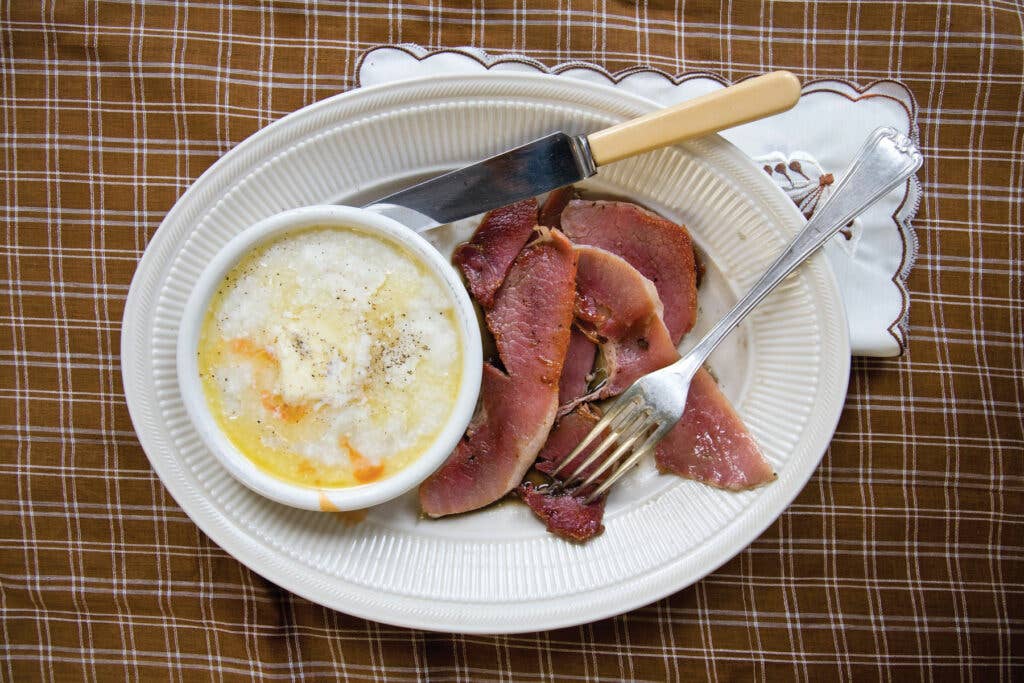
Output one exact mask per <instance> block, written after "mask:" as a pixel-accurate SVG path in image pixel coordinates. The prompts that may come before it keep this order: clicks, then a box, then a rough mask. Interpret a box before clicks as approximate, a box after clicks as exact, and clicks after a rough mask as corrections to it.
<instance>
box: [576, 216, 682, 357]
mask: <svg viewBox="0 0 1024 683" xmlns="http://www.w3.org/2000/svg"><path fill="white" fill-rule="evenodd" d="M560 225H561V227H562V231H563V232H565V234H566V236H567V237H568V238H569V239H570V240H572V241H573V242H574V243H576V244H589V245H591V246H595V247H601V248H602V249H606V250H608V251H610V252H612V253H614V254H617V255H618V256H621V257H622V258H624V259H625V260H626V261H628V262H629V263H630V264H631V265H632V266H633V267H634V268H636V269H637V270H639V271H640V273H641V274H643V275H644V276H645V277H646V278H648V279H649V280H651V281H652V282H653V283H654V286H655V287H656V288H657V290H658V293H659V294H660V295H661V300H662V301H663V302H664V304H665V314H664V319H665V326H666V327H667V328H668V330H669V333H670V336H671V339H672V343H673V344H678V343H679V340H680V339H682V337H683V335H684V334H686V333H687V332H688V331H689V330H690V328H692V327H693V323H694V322H695V321H696V319H697V279H696V272H697V270H696V262H695V257H694V253H693V242H692V241H691V239H690V233H689V232H687V230H686V228H685V227H684V226H682V225H677V224H675V223H673V222H672V221H670V220H668V219H665V218H662V217H661V216H659V215H657V214H656V213H653V212H651V211H648V210H647V209H644V208H642V207H639V206H637V205H636V204H630V203H628V202H613V201H585V200H580V199H574V200H571V201H570V202H569V203H568V204H567V205H566V207H565V209H564V210H563V211H562V213H561V217H560Z"/></svg>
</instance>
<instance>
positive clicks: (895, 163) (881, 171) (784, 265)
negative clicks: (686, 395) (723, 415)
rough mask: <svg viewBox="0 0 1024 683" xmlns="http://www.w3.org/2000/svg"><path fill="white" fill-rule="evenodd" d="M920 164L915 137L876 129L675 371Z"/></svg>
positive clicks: (702, 354)
mask: <svg viewBox="0 0 1024 683" xmlns="http://www.w3.org/2000/svg"><path fill="white" fill-rule="evenodd" d="M920 166H921V152H920V151H919V150H918V149H917V146H916V145H915V144H914V143H913V141H911V140H910V138H908V137H907V136H906V135H903V134H902V133H900V132H898V131H896V130H895V129H894V128H889V127H884V128H878V129H876V130H875V131H874V133H872V134H871V137H870V138H868V140H867V142H866V143H865V144H864V146H863V147H862V148H861V150H860V151H859V152H858V153H857V156H856V157H855V158H854V160H853V163H852V164H851V165H850V167H849V168H848V169H847V170H846V172H845V173H844V174H843V176H842V178H841V179H840V180H839V182H838V183H837V184H836V185H835V190H834V191H833V193H832V196H831V197H829V199H828V201H826V202H825V203H824V204H823V205H821V206H820V207H819V208H818V210H817V211H816V212H815V213H814V216H813V217H812V218H811V220H809V221H807V224H806V225H805V226H804V228H803V229H802V230H801V231H800V232H799V233H798V234H797V236H796V237H794V238H793V241H792V242H790V243H789V245H788V246H786V248H785V249H784V250H783V251H782V253H781V254H780V255H779V257H778V258H776V259H775V261H774V262H773V263H772V265H770V266H769V267H768V269H767V270H766V271H765V272H764V275H762V276H761V278H760V279H759V280H758V281H757V282H756V283H755V284H754V286H753V287H751V288H750V291H748V292H747V293H746V294H745V295H744V296H743V297H742V298H741V299H740V300H739V301H738V302H736V305H735V306H734V307H733V308H732V310H731V311H729V312H728V313H727V314H726V315H725V316H724V317H723V318H722V319H721V320H720V321H719V322H718V323H717V324H715V326H714V327H713V328H711V330H710V331H709V332H708V333H707V334H706V335H705V336H704V338H703V339H701V340H700V342H698V344H697V345H696V346H695V347H694V348H693V349H692V350H691V351H690V352H689V353H687V354H686V355H685V356H684V357H683V358H682V359H680V360H678V361H676V363H675V364H674V365H673V366H672V368H673V369H674V370H677V371H680V372H683V373H693V372H696V371H697V370H698V369H699V368H700V366H702V365H703V364H704V362H705V361H706V360H707V359H708V356H709V355H711V352H712V351H714V350H715V348H716V347H717V346H718V344H719V343H720V342H721V341H722V339H724V338H725V336H726V335H727V334H729V333H730V332H732V330H733V329H735V328H736V326H737V325H739V324H740V322H742V320H743V319H744V318H745V317H747V314H748V313H750V311H752V310H753V309H754V307H755V306H757V304H758V303H760V302H761V300H762V299H764V298H765V297H766V296H767V295H768V294H769V293H770V292H771V291H772V290H773V289H775V288H776V287H777V286H778V285H779V283H781V282H782V281H783V280H784V279H785V278H786V276H787V275H789V274H790V273H791V272H793V270H794V269H795V268H796V267H797V266H799V265H800V264H801V263H803V262H804V261H806V260H807V258H808V257H809V256H810V255H811V254H813V253H814V252H815V251H817V250H818V249H819V248H820V247H821V246H822V245H823V244H825V242H827V241H828V240H829V238H831V237H832V236H833V235H835V234H836V233H837V232H838V231H839V229H840V228H842V227H843V226H845V225H846V224H848V223H849V222H850V221H851V220H853V219H854V218H855V217H856V216H858V215H860V214H861V213H863V212H864V211H865V210H866V209H867V208H868V207H870V206H871V205H872V204H874V203H875V202H877V201H878V200H879V199H881V198H882V197H884V196H885V195H887V194H888V193H889V192H890V191H891V190H892V189H894V188H895V187H896V186H897V185H899V184H901V183H903V182H904V181H906V179H907V178H909V177H910V176H911V175H912V174H913V173H914V172H915V171H917V169H918V168H920Z"/></svg>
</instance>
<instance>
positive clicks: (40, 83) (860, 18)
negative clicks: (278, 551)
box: [0, 0, 1024, 681]
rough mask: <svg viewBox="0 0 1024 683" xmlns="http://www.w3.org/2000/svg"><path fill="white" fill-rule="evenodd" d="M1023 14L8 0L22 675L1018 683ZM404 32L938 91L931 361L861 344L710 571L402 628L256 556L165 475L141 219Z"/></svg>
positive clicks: (10, 347) (873, 5)
mask: <svg viewBox="0 0 1024 683" xmlns="http://www.w3.org/2000/svg"><path fill="white" fill-rule="evenodd" d="M1022 23H1024V17H1022V11H1021V6H1020V5H1019V4H1017V3H1015V2H1006V1H1003V0H992V1H985V2H981V1H976V2H958V3H949V2H914V3H906V4H903V3H890V2H863V3H845V2H827V3H824V2H823V3H815V2H797V1H793V2H769V1H767V0H764V1H762V2H735V3H734V2H727V3H720V2H685V3H684V2H680V3H678V4H673V3H670V2H661V1H658V0H649V1H647V2H621V1H616V0H602V1H588V0H582V1H577V2H568V1H565V0H540V1H539V2H536V3H524V2H520V1H518V0H487V1H484V0H474V2H455V1H453V0H430V1H427V0H423V1H422V2H398V1H393V2H392V1H388V2H385V1H383V0H382V1H378V2H348V3H338V4H332V5H318V6H316V7H312V6H307V5H305V4H303V3H297V2H263V3H259V4H255V3H254V4H248V3H237V4H236V3H230V2H228V3H213V2H196V3H193V4H188V5H186V4H174V3H168V2H152V3H146V4H129V3H124V2H90V3H86V4H83V3H79V2H73V1H69V2H53V1H48V2H43V3H32V2H15V3H10V2H9V3H5V4H4V5H3V6H2V7H0V98H2V116H3V118H2V126H0V135H2V157H0V175H2V178H3V186H4V187H3V192H4V198H3V202H2V204H3V206H2V212H3V225H2V228H0V229H2V230H3V237H2V240H0V290H2V292H0V315H2V316H3V324H2V325H0V628H2V632H0V679H3V680H7V681H30V680H61V681H63V680H68V681H78V680H87V681H111V680H121V679H126V680H133V681H139V680H142V681H153V680H163V679H165V678H166V679H170V680H176V681H182V680H190V679H193V680H199V679H202V680H206V679H207V678H209V677H213V678H214V679H217V680H232V681H234V680H239V681H251V680H292V679H295V678H298V677H308V678H310V679H317V678H322V679H325V680H336V679H340V680H352V681H413V680H428V679H429V680H432V681H468V680H515V681H561V680H565V681H569V680H623V679H626V680H666V679H677V678H685V679H702V678H708V679H713V680H749V679H758V680H815V679H816V680H852V679H856V680H875V679H884V680H893V679H904V680H919V679H920V680H979V681H996V680H1001V681H1006V680H1011V678H1012V677H1013V675H1014V673H1015V672H1016V673H1018V674H1019V673H1020V672H1021V670H1022V667H1024V635H1022V632H1024V618H1022V611H1024V610H1022V608H1024V522H1022V514H1024V428H1022V417H1021V398H1022V391H1024V388H1022V387H1024V352H1022V324H1024V307H1022V270H1024V266H1022V263H1024V229H1022V227H1021V226H1022V223H1024V220H1022V219H1024V216H1022V207H1024V125H1022V124H1024V121H1022V118H1024V115H1022V113H1021V109H1022V107H1024V88H1022V81H1024V31H1022ZM400 42H413V43H418V44H421V45H424V46H426V47H428V48H431V49H441V48H443V47H445V46H454V45H474V46H479V47H482V48H484V49H486V50H488V51H489V52H491V53H499V52H502V51H516V52H521V53H524V54H526V55H528V56H530V57H532V58H535V59H537V60H540V61H541V62H544V63H546V64H557V63H561V62H565V61H568V60H572V59H581V60H585V61H588V62H593V63H596V64H599V65H601V66H603V67H604V68H606V69H607V70H609V71H611V72H613V73H616V72H623V71H624V70H628V69H631V68H635V67H638V66H639V67H645V68H654V69H659V70H662V71H664V72H665V73H667V74H669V75H672V76H676V75H682V74H685V73H688V72H694V71H705V72H711V73H714V74H717V75H719V76H721V77H723V78H725V79H727V80H730V81H732V80H736V79H739V78H742V77H745V76H748V75H751V74H756V73H760V72H763V71H766V70H769V69H774V68H786V69H790V70H792V71H793V72H795V73H796V74H797V75H798V76H800V77H801V78H802V79H805V80H810V79H818V78H841V79H847V80H850V81H852V82H854V83H857V84H860V85H863V86H866V85H868V84H870V83H871V82H873V81H876V80H878V79H896V80H899V81H901V82H902V83H904V84H906V85H907V86H908V87H909V88H910V90H911V91H912V92H913V94H914V96H915V98H916V100H917V105H918V112H919V120H918V123H919V125H920V142H921V147H922V151H923V153H924V155H925V163H924V166H923V168H922V170H921V172H920V178H921V181H922V184H923V190H924V193H923V194H924V199H923V203H922V206H921V209H920V212H919V213H918V217H917V219H916V221H915V225H916V228H917V231H918V235H919V237H920V256H919V258H918V262H917V267H916V269H915V271H914V273H913V274H912V276H911V278H910V281H909V287H910V290H911V312H910V336H909V350H908V353H907V354H906V355H905V356H904V357H902V358H898V359H887V360H861V359H859V360H856V361H855V363H854V366H853V370H852V375H851V378H850V389H849V397H848V399H847V403H846V408H845V411H844V414H843V417H842V420H841V422H840V424H839V427H838V431H837V433H836V435H835V439H834V441H833V443H832V446H831V448H830V449H829V451H828V453H826V455H825V457H824V460H823V462H822V464H821V467H820V468H819V470H818V472H817V473H816V475H815V476H814V477H813V479H812V480H811V481H810V483H809V484H808V485H807V487H806V489H805V490H804V491H803V492H802V493H801V495H800V496H799V497H798V498H797V499H796V501H795V502H794V504H793V505H792V506H791V507H790V508H789V510H788V511H787V512H786V513H785V514H783V515H782V517H781V518H780V519H779V520H778V521H777V522H775V523H774V524H773V525H772V526H771V527H770V528H769V529H768V531H766V532H765V534H764V535H763V536H762V537H761V538H760V539H758V540H757V541H756V542H755V543H754V544H753V545H752V546H751V547H750V548H748V549H747V550H745V551H744V552H742V553H741V554H740V555H738V556H737V557H736V558H735V559H733V560H732V561H730V562H729V563H727V564H726V565H725V566H723V567H722V568H720V569H719V570H717V571H716V572H714V573H713V574H711V575H710V576H708V577H707V578H706V579H704V580H702V581H700V582H699V583H697V584H696V585H694V586H692V587H690V588H688V589H685V590H683V591H680V592H679V593H677V594H675V595H673V596H671V597H669V598H667V599H665V600H662V601H660V602H657V603H655V604H653V605H650V606H648V607H645V608H642V609H639V610H636V611H634V612H631V613H629V614H626V615H623V616H620V617H617V618H613V619H607V620H605V621H601V622H598V623H595V624H590V625H586V626H581V627H578V628H569V629H563V630H558V631H551V632H545V633H536V634H527V635H520V636H508V637H483V636H474V637H467V636H458V635H444V634H432V633H425V632H417V631H410V630H407V629H402V628H394V627H388V626H383V625H380V624H376V623H373V622H367V621H364V620H361V619H357V618H353V617H349V616H347V615H345V614H341V613H338V612H334V611H331V610H328V609H325V608H322V607H320V606H318V605H316V604H313V603H310V602H308V601H306V600H303V599H301V598H298V597H296V596H294V595H291V594H289V593H287V592H285V591H282V590H281V589H279V588H277V587H276V586H274V585H272V584H270V583H268V582H267V581H265V580H264V579H262V578H261V577H260V576H258V575H256V574H254V573H253V572H251V571H249V570H248V569H246V568H245V567H243V566H242V565H241V564H239V563H238V562H237V561H235V560H234V559H233V558H232V557H230V556H229V555H227V554H226V553H225V552H224V551H222V550H221V549H220V548H219V547H217V546H216V545H215V544H213V543H212V542H211V541H210V540H209V539H207V538H206V537H205V536H204V535H203V534H202V533H201V532H200V531H199V530H198V529H197V528H196V526H195V525H194V524H193V523H192V522H191V521H190V520H189V518H188V517H187V516H186V515H185V514H184V512H182V510H181V509H180V508H179V507H178V506H177V505H176V504H175V502H174V500H173V499H172V498H171V497H170V496H169V495H168V493H167V492H166V490H165V489H164V488H163V486H162V485H161V483H160V481H159V479H158V478H157V477H156V475H155V474H154V472H153V471H152V469H151V468H150V466H149V463H148V461H147V459H146V456H145V454H144V453H143V452H142V449H141V448H140V446H139V444H138V441H137V440H136V438H135V435H134V431H133V429H132V425H131V421H130V420H129V416H128V411H127V409H126V406H125V402H124V395H123V389H122V384H121V375H120V368H119V335H120V325H121V317H122V313H123V307H124V300H125V296H126V294H127V291H128V286H129V283H130V280H131V276H132V273H133V272H134V269H135V265H136V263H137V262H138V259H139V257H140V255H141V254H142V251H143V250H144V249H145V247H146V244H147V242H148V240H149V238H150V237H151V236H152V235H153V233H154V231H155V230H156V228H157V226H158V225H159V223H160V221H161V219H162V217H163V216H164V214H165V213H166V212H167V211H168V209H170V207H171V206H172V205H173V204H174V202H175V201H176V200H177V198H178V197H179V196H180V195H181V194H182V193H183V192H184V190H185V188H186V187H188V185H189V183H190V182H192V181H193V180H195V178H197V177H198V176H199V175H200V174H201V173H202V172H203V171H204V170H205V169H206V168H208V167H209V166H210V165H211V164H212V163H214V161H216V159H217V158H218V157H219V156H220V155H221V154H223V153H224V152H225V151H226V150H228V149H230V148H231V147H232V146H233V145H235V144H237V143H238V142H240V141H241V140H243V139H244V138H246V137H247V136H248V135H250V134H251V133H253V132H254V131H256V130H258V129H259V128H261V127H262V126H265V125H267V124H268V123H270V122H272V121H275V120H277V119H279V118H281V117H282V116H284V115H286V114H288V113H289V112H292V111H294V110H295V109H298V108H300V107H302V106H304V105H307V104H310V103H312V102H316V101H318V100H320V99H323V98H325V97H329V96H331V95H334V94H336V93H339V92H343V91H345V90H348V89H350V88H352V87H354V86H355V85H356V82H355V75H356V71H357V66H358V62H359V59H360V56H361V55H362V54H364V53H365V51H366V50H368V49H370V48H372V47H374V46H376V45H380V44H387V43H400ZM837 134H839V135H841V134H842V131H837Z"/></svg>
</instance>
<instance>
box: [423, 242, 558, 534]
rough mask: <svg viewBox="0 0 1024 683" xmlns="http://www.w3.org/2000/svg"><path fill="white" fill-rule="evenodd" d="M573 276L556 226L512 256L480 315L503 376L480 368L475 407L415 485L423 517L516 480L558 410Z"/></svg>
mask: <svg viewBox="0 0 1024 683" xmlns="http://www.w3.org/2000/svg"><path fill="white" fill-rule="evenodd" d="M575 276H576V256H575V253H574V252H573V249H572V245H571V244H570V243H569V241H568V240H566V239H565V237H564V236H563V235H562V234H561V233H560V232H558V231H556V230H551V231H548V230H543V231H542V232H541V235H540V237H539V238H538V239H536V240H534V241H533V242H531V243H530V244H529V245H528V246H526V247H525V248H524V249H523V250H522V252H521V253H520V254H519V256H518V257H516V259H515V261H514V262H513V264H512V267H511V268H510V269H509V271H508V274H507V275H506V276H505V279H504V282H502V284H501V287H500V288H499V289H498V291H497V293H496V294H495V296H494V304H493V306H492V307H491V309H490V310H489V311H488V312H487V324H488V326H489V327H490V328H491V331H492V332H493V334H494V338H495V344H496V346H497V348H498V354H499V356H500V357H501V360H502V363H503V364H504V366H505V369H506V371H507V373H508V374H505V373H502V372H501V371H500V370H498V369H497V368H495V367H493V366H491V365H485V366H484V376H483V382H482V384H481V388H480V409H479V411H478V412H477V414H476V415H475V416H474V418H473V421H472V422H471V423H470V426H469V428H468V429H467V431H466V435H465V436H464V437H463V439H462V441H460V442H459V445H458V446H457V447H456V449H455V451H454V452H453V453H452V455H451V456H449V458H448V460H447V462H445V464H444V465H443V466H442V467H441V469H439V470H438V471H437V472H435V473H434V474H433V475H432V476H431V477H430V478H428V479H427V480H426V481H425V482H424V483H423V484H422V485H421V487H420V504H421V506H422V508H423V511H424V512H425V513H426V514H428V515H430V516H431V517H440V516H442V515H450V514H456V513H459V512H467V511H469V510H475V509H477V508H480V507H484V506H485V505H489V504H490V503H493V502H494V501H496V500H498V499H499V498H501V497H502V496H504V495H505V494H506V493H508V492H509V491H511V490H512V489H513V488H515V487H516V486H518V485H519V483H520V482H521V481H522V479H523V476H524V475H525V474H526V471H527V470H528V469H529V467H530V465H531V464H532V463H533V461H534V459H535V458H536V456H537V453H538V451H539V450H540V449H541V447H542V446H543V445H544V442H545V441H546V439H547V436H548V432H549V431H550V430H551V426H552V424H553V422H554V419H555V413H556V411H557V409H558V381H559V378H560V377H561V374H562V364H563V363H564V361H565V353H566V349H567V348H568V346H569V333H570V325H571V322H572V310H573V299H574V281H575Z"/></svg>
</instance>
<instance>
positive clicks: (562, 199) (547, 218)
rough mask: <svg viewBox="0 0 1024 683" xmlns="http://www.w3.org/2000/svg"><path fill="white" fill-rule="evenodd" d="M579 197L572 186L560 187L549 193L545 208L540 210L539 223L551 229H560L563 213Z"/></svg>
mask: <svg viewBox="0 0 1024 683" xmlns="http://www.w3.org/2000/svg"><path fill="white" fill-rule="evenodd" d="M577 197H579V193H578V192H577V191H576V188H575V187H573V186H572V185H566V186H565V187H560V188H558V189H557V190H552V191H551V192H549V193H548V198H547V199H546V200H545V201H544V206H542V207H541V209H540V215H539V217H538V220H537V222H538V223H540V224H541V225H546V226H548V227H549V228H558V227H561V225H562V211H563V210H564V209H565V207H566V206H567V205H568V204H569V202H570V201H571V200H573V199H576V198H577Z"/></svg>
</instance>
